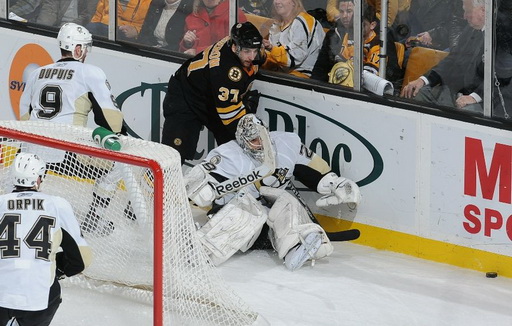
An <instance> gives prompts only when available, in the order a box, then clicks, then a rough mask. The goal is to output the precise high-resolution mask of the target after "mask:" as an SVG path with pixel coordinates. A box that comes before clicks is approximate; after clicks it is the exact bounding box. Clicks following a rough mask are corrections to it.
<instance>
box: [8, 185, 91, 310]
mask: <svg viewBox="0 0 512 326" xmlns="http://www.w3.org/2000/svg"><path fill="white" fill-rule="evenodd" d="M59 247H62V249H63V250H64V252H65V253H66V255H67V256H69V257H72V259H70V260H69V261H70V264H73V265H76V266H74V267H75V268H76V269H78V270H80V269H83V267H84V266H87V265H88V263H89V259H90V248H89V247H88V246H87V243H86V241H85V239H84V238H82V236H81V233H80V227H79V225H78V222H77V220H76V218H75V215H74V213H73V209H72V208H71V205H70V204H69V203H68V202H67V201H66V200H65V199H63V198H61V197H56V196H51V195H47V194H44V193H40V192H37V191H24V192H13V193H10V194H5V195H2V196H0V306H1V307H4V308H10V309H18V310H25V311H37V310H42V309H46V308H47V306H48V297H49V290H50V287H51V285H52V284H53V282H54V281H55V270H56V262H55V255H56V253H57V251H58V249H59ZM81 263H82V264H81ZM82 265H83V266H82Z"/></svg>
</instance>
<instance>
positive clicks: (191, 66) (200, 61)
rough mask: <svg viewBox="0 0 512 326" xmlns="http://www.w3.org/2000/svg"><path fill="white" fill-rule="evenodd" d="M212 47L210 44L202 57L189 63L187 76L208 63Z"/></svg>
mask: <svg viewBox="0 0 512 326" xmlns="http://www.w3.org/2000/svg"><path fill="white" fill-rule="evenodd" d="M211 49H212V46H211V45H210V46H209V47H207V48H206V49H205V50H204V51H203V56H202V57H201V58H200V59H197V60H195V61H192V62H191V63H190V64H189V65H188V69H187V76H189V75H190V73H191V72H192V71H194V70H197V69H202V68H204V67H206V66H207V65H208V55H209V53H210V50H211Z"/></svg>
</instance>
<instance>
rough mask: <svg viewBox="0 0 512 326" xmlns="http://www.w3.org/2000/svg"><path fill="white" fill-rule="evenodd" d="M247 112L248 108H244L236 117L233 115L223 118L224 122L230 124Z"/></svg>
mask: <svg viewBox="0 0 512 326" xmlns="http://www.w3.org/2000/svg"><path fill="white" fill-rule="evenodd" d="M245 114H246V110H245V109H243V110H241V111H240V112H239V113H238V114H237V115H236V116H234V117H233V118H231V119H222V123H223V124H224V125H225V126H227V125H229V124H230V123H231V122H233V121H236V120H238V119H240V118H241V117H243V116H244V115H245Z"/></svg>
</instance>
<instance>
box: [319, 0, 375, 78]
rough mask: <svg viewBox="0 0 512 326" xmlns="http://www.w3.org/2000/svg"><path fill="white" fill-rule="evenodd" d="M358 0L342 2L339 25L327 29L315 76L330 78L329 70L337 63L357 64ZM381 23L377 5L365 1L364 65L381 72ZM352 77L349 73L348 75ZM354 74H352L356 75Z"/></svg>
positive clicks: (342, 0) (366, 67)
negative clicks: (354, 20)
mask: <svg viewBox="0 0 512 326" xmlns="http://www.w3.org/2000/svg"><path fill="white" fill-rule="evenodd" d="M353 9H354V2H353V0H341V1H340V2H339V12H340V18H339V19H338V23H337V26H336V27H335V28H333V29H331V30H330V31H328V32H327V35H326V36H325V39H324V42H323V45H322V49H321V50H320V54H319V55H318V59H317V61H316V63H315V67H314V68H313V74H312V76H311V78H314V79H318V80H322V81H328V80H329V76H328V74H329V72H330V71H331V69H332V68H333V66H334V65H335V64H336V63H337V62H347V61H350V62H351V63H353V60H354V29H353V17H354V11H353ZM376 26H377V17H376V15H375V8H374V7H373V6H371V5H368V4H366V3H363V39H364V40H365V41H364V46H363V67H364V69H365V70H367V71H369V72H371V73H373V74H378V73H379V52H380V38H379V35H377V34H376V33H375V31H374V28H375V27H376ZM347 77H348V76H347ZM352 77H353V76H350V78H352Z"/></svg>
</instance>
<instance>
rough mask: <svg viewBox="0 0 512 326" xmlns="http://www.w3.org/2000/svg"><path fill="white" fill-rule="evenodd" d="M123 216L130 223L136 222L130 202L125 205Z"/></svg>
mask: <svg viewBox="0 0 512 326" xmlns="http://www.w3.org/2000/svg"><path fill="white" fill-rule="evenodd" d="M123 214H124V217H126V218H127V219H129V220H131V221H136V220H137V216H136V215H135V212H134V211H133V206H132V202H131V201H129V202H128V204H127V205H126V207H125V208H124V211H123Z"/></svg>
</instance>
